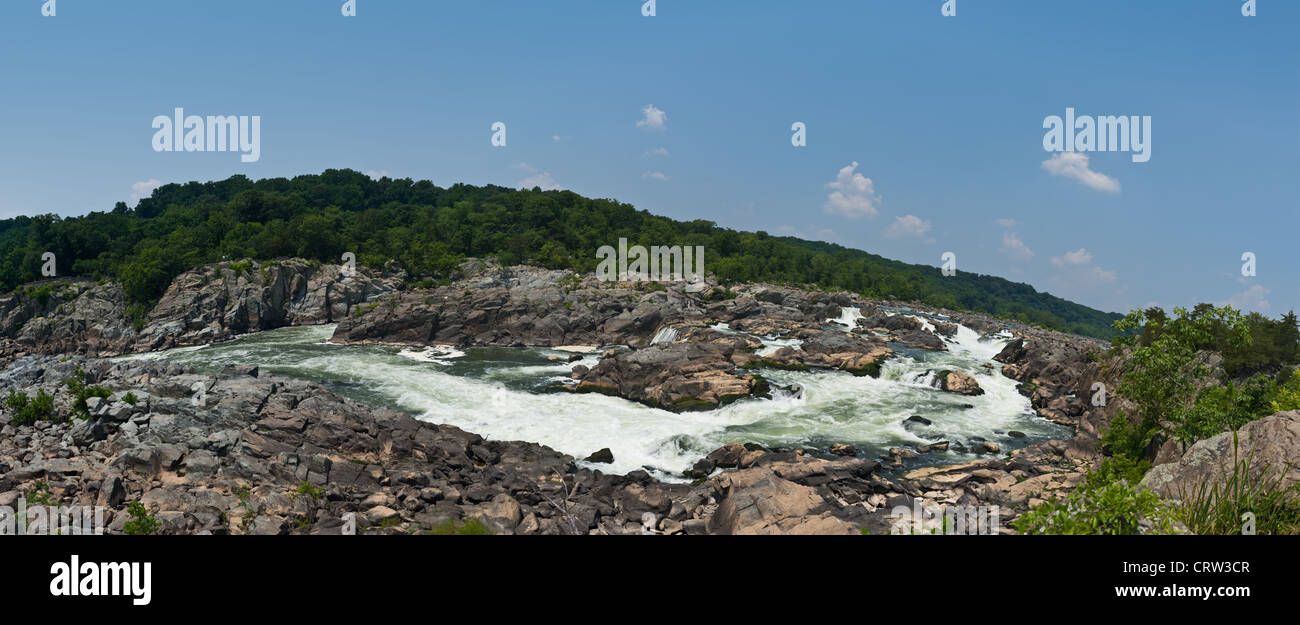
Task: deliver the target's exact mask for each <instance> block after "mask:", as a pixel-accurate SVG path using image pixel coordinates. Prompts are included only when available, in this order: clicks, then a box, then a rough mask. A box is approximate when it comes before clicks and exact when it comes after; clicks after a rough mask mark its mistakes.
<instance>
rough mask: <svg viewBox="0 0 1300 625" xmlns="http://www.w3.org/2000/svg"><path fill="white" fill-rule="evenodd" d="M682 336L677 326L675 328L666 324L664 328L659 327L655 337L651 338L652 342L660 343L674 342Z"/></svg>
mask: <svg viewBox="0 0 1300 625" xmlns="http://www.w3.org/2000/svg"><path fill="white" fill-rule="evenodd" d="M680 337H681V333H679V332H678V331H677V328H674V327H672V326H664V327H662V328H659V332H657V333H655V337H654V338H653V339H650V344H651V345H658V344H660V343H672V342H674V341H676V340H677V339H678V338H680Z"/></svg>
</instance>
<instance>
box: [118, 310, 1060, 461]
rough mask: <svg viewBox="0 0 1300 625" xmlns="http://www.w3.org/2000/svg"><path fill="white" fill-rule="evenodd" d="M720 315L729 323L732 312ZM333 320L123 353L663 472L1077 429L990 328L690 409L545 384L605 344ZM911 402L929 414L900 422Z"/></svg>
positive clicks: (937, 457) (1011, 441)
mask: <svg viewBox="0 0 1300 625" xmlns="http://www.w3.org/2000/svg"><path fill="white" fill-rule="evenodd" d="M860 316H861V315H860V314H858V312H857V311H856V310H851V309H846V310H845V312H844V314H843V316H842V317H841V318H839V319H834V320H828V326H830V327H836V326H841V329H845V330H847V329H850V328H852V327H853V325H854V323H856V319H857V318H858V317H860ZM922 321H926V320H924V319H922ZM926 322H927V323H928V321H926ZM715 327H716V328H718V329H719V330H721V331H727V332H734V331H733V330H729V329H728V328H727V327H726V326H725V324H720V325H719V326H715ZM333 331H334V326H333V325H326V326H308V327H297V328H283V329H279V330H272V331H267V332H260V333H257V334H251V335H247V336H244V337H240V338H238V339H235V340H233V341H228V342H225V343H220V344H215V345H209V346H204V347H199V348H194V347H188V348H180V349H174V350H168V351H165V352H157V353H153V354H145V355H139V356H131V357H128V358H164V359H167V360H172V361H176V362H180V363H183V364H187V365H191V366H193V367H195V368H196V369H198V370H200V371H206V372H215V371H219V370H220V369H221V368H222V367H224V366H226V365H232V364H237V365H257V366H259V367H261V368H262V370H263V371H267V372H271V373H277V374H281V375H286V376H291V377H296V378H300V379H306V380H311V381H315V382H319V383H322V384H324V385H326V386H328V387H330V388H331V389H332V390H334V391H335V392H338V393H339V394H342V395H344V396H348V397H351V398H353V399H357V400H359V401H365V402H368V403H371V404H377V405H382V406H386V407H390V408H393V409H397V410H402V411H405V412H408V413H410V414H412V415H413V416H415V417H416V418H419V419H422V420H425V421H430V422H434V423H444V424H450V425H455V426H457V427H460V428H462V429H465V430H468V431H470V432H474V433H477V434H480V435H482V436H485V437H487V438H491V439H498V440H524V441H531V442H537V443H541V444H544V445H547V446H549V447H552V448H554V449H557V450H559V451H561V452H564V453H567V454H570V455H573V456H574V457H577V458H584V457H586V456H587V455H589V454H591V453H592V452H594V451H597V450H599V449H602V448H605V447H608V448H609V449H610V450H611V451H612V452H613V454H614V463H613V464H612V465H593V466H594V467H596V468H600V469H601V470H603V471H606V472H612V473H626V472H629V471H633V470H637V469H646V470H648V471H650V472H651V473H652V474H654V475H656V476H657V477H660V478H664V479H681V477H680V474H681V472H682V471H684V470H686V469H688V468H690V467H691V465H692V464H694V462H695V461H696V460H698V459H699V458H700V457H702V456H703V455H705V454H707V453H709V452H710V451H712V450H714V449H716V448H717V447H719V446H721V445H722V444H724V443H727V442H731V441H740V442H745V443H758V444H761V445H764V446H767V447H783V448H805V449H809V450H818V451H823V450H826V449H828V448H829V446H830V444H832V443H849V444H852V445H855V446H857V447H858V448H859V449H860V450H861V453H862V454H863V455H865V456H868V457H875V456H877V455H879V454H880V453H882V452H884V450H886V449H887V448H889V447H895V446H908V445H911V446H915V445H922V444H925V443H928V442H935V441H938V440H949V441H953V442H957V443H968V442H969V441H972V440H979V439H987V440H990V441H994V442H998V443H1000V444H1001V445H1002V447H1003V450H1004V451H1006V450H1008V449H1012V448H1015V447H1019V446H1023V445H1025V444H1028V443H1030V442H1034V441H1037V440H1044V439H1047V438H1064V437H1066V436H1068V432H1066V431H1064V429H1063V428H1061V427H1060V426H1057V425H1055V424H1052V423H1050V422H1048V421H1046V420H1044V419H1042V418H1040V417H1037V416H1036V415H1035V414H1034V413H1033V411H1032V409H1031V408H1030V405H1029V401H1028V400H1027V399H1026V398H1025V397H1023V396H1021V395H1020V393H1018V392H1017V391H1016V382H1015V381H1014V380H1011V379H1009V378H1006V377H1004V376H1002V375H1001V373H1000V368H1001V365H1000V364H997V363H992V364H993V366H992V368H985V367H984V366H983V365H984V363H991V362H992V360H991V359H992V357H993V356H994V355H995V354H997V353H998V352H999V351H1000V350H1001V349H1002V347H1003V346H1004V345H1005V343H1006V341H1005V340H1003V339H999V340H988V339H985V340H983V341H981V340H980V337H979V335H978V334H977V333H976V332H974V331H973V330H970V329H969V328H966V327H964V326H960V327H959V329H958V332H957V335H956V337H955V338H954V339H953V340H950V341H948V348H949V351H948V352H928V351H922V350H915V349H911V348H907V347H903V346H897V345H895V346H894V347H895V349H896V351H897V352H898V354H897V355H896V356H895V357H894V358H891V359H890V360H888V361H886V363H885V364H884V365H883V367H882V369H881V375H880V377H879V378H871V377H854V376H852V375H850V374H848V373H844V372H839V371H810V372H798V371H780V370H767V369H764V370H761V371H760V373H761V374H762V375H763V376H764V377H766V378H767V379H768V380H769V381H771V382H772V383H773V384H774V387H776V388H777V390H776V391H775V392H774V393H773V398H772V399H745V400H741V401H738V402H735V403H732V404H730V405H727V406H724V407H722V408H719V409H716V410H710V411H705V412H690V413H684V414H676V413H672V412H668V411H665V410H659V409H655V408H650V407H647V406H644V405H641V404H637V403H634V402H630V401H627V400H623V399H620V398H617V397H609V396H605V395H600V394H569V393H563V392H554V391H553V390H548V389H551V388H553V387H554V385H556V384H562V383H565V382H568V381H569V377H568V376H569V372H570V370H571V369H572V367H573V366H574V365H576V364H585V365H587V366H593V365H595V364H596V362H597V361H598V359H599V355H598V354H597V353H588V354H586V355H583V357H582V360H579V361H577V362H572V363H570V362H568V358H569V357H570V355H571V352H568V351H559V350H550V349H540V348H462V349H453V348H450V347H431V348H400V347H391V346H377V345H338V344H333V343H329V342H328V339H329V337H330V336H331V335H332V334H333ZM757 338H759V339H760V340H762V341H763V343H764V347H763V350H761V351H762V352H770V351H773V350H775V349H779V348H780V347H782V346H785V345H795V346H797V345H798V341H793V340H789V339H781V338H779V337H757ZM657 339H658V342H671V341H673V340H676V339H677V332H676V331H675V330H673V331H665V330H661V331H660V332H659V336H658V337H657ZM939 369H957V370H961V371H964V372H966V373H967V374H970V375H972V376H974V377H975V379H976V381H977V382H978V383H979V385H980V387H981V388H983V389H984V390H985V394H984V395H981V396H977V397H966V396H962V395H956V394H952V393H946V392H942V391H938V390H936V389H934V388H933V387H931V386H930V385H929V383H930V382H931V381H932V379H933V377H934V376H933V373H930V374H929V375H927V372H933V371H936V370H939ZM793 385H797V387H795V386H793ZM781 387H792V388H801V389H802V392H787V391H785V390H781ZM913 415H919V416H922V417H924V418H926V419H929V420H931V421H932V425H930V426H918V425H917V424H914V423H913V424H909V425H907V426H904V421H906V420H907V419H908V417H910V416H913ZM1013 430H1015V431H1019V432H1022V433H1024V434H1025V435H1026V436H1025V437H1023V438H1011V437H1010V436H1009V435H1008V434H1007V433H1008V432H1010V431H1013ZM974 457H976V456H974V455H969V454H964V453H959V452H956V451H951V450H950V451H949V452H938V453H931V454H926V455H925V456H923V457H922V459H921V462H923V463H926V464H947V463H953V462H959V461H962V460H965V459H969V458H974Z"/></svg>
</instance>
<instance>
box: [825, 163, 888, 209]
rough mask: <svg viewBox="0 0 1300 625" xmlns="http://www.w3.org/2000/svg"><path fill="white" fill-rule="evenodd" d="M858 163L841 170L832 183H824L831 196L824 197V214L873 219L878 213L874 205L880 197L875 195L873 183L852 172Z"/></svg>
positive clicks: (878, 201)
mask: <svg viewBox="0 0 1300 625" xmlns="http://www.w3.org/2000/svg"><path fill="white" fill-rule="evenodd" d="M857 168H858V162H857V161H853V163H852V164H851V165H848V166H847V167H844V168H841V169H840V173H839V174H838V175H836V176H835V181H834V182H828V183H826V188H828V189H831V194H830V195H829V196H827V197H826V207H825V209H826V212H828V213H834V214H837V215H843V216H844V217H850V218H857V217H875V216H876V214H877V213H878V212H879V211H878V210H877V209H876V205H877V204H879V203H880V196H879V195H876V188H875V183H873V182H871V179H870V178H868V177H866V176H863V175H862V174H859V173H856V172H854V170H855V169H857Z"/></svg>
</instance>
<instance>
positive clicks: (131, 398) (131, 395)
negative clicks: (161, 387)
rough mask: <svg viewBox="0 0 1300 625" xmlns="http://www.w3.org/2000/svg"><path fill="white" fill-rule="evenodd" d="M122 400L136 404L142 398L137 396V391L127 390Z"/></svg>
mask: <svg viewBox="0 0 1300 625" xmlns="http://www.w3.org/2000/svg"><path fill="white" fill-rule="evenodd" d="M122 401H124V402H126V403H128V404H131V405H132V406H134V405H135V403H136V402H138V401H140V398H139V397H136V396H135V393H132V392H127V394H125V395H123V396H122Z"/></svg>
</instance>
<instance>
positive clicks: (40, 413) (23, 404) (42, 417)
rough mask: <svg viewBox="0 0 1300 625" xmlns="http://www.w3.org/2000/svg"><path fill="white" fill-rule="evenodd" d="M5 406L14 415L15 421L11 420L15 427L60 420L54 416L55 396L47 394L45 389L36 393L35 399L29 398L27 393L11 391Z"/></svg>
mask: <svg viewBox="0 0 1300 625" xmlns="http://www.w3.org/2000/svg"><path fill="white" fill-rule="evenodd" d="M5 406H6V407H8V408H9V409H10V410H12V411H13V413H14V416H13V419H11V420H10V423H12V424H13V425H31V424H33V423H36V422H37V421H52V422H57V421H58V420H59V419H58V418H57V417H56V416H55V415H54V396H53V395H50V394H49V393H46V392H45V390H44V389H41V390H38V391H37V392H36V398H35V399H32V398H29V397H28V396H27V393H19V392H17V391H15V390H13V389H10V390H9V396H8V397H6V398H5Z"/></svg>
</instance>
